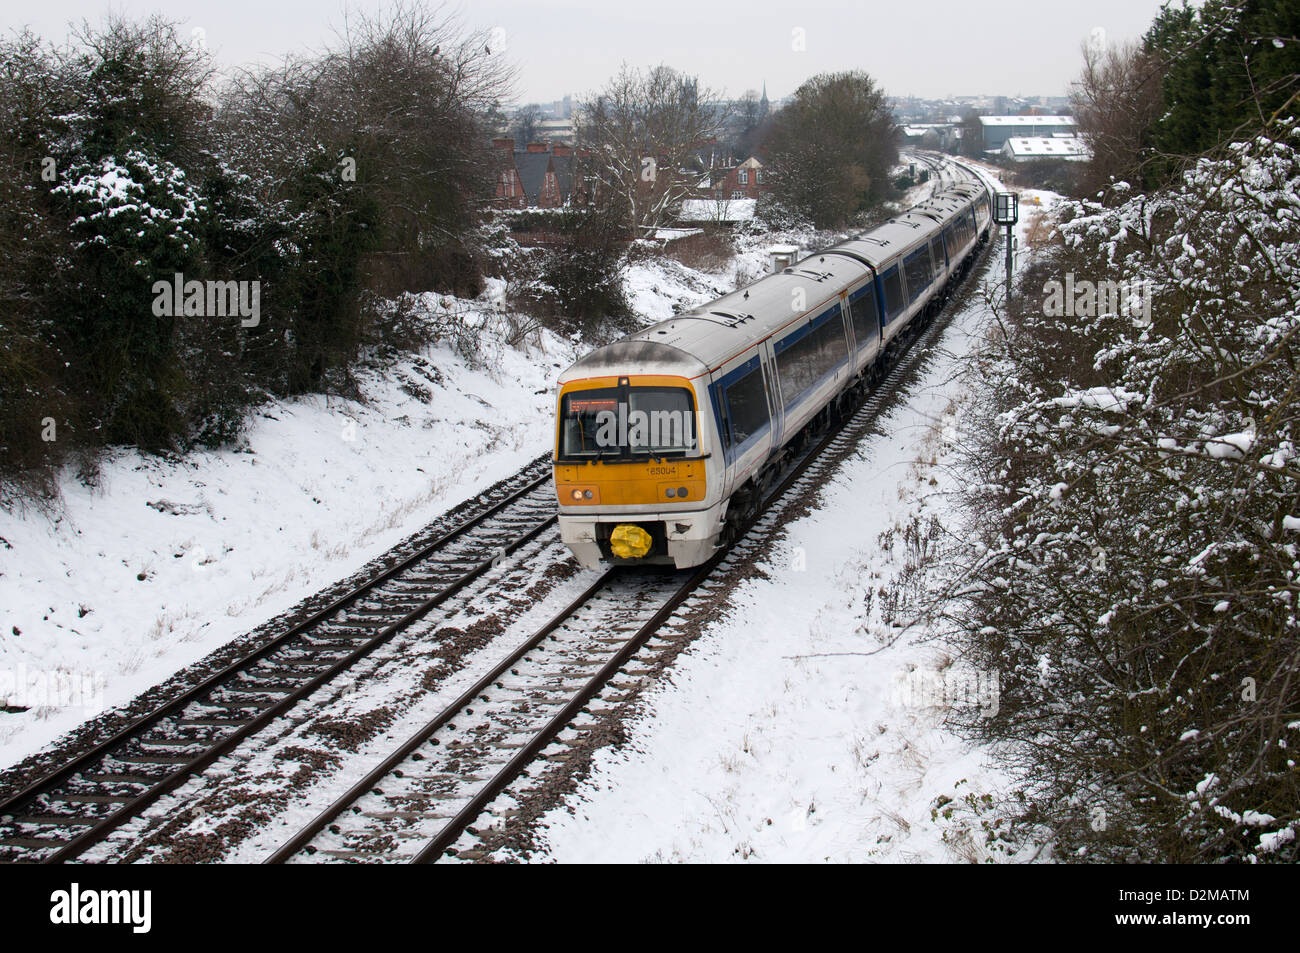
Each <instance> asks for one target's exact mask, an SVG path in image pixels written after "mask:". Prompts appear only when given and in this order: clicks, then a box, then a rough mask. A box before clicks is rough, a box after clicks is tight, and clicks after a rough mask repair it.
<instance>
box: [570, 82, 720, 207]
mask: <svg viewBox="0 0 1300 953" xmlns="http://www.w3.org/2000/svg"><path fill="white" fill-rule="evenodd" d="M729 113H730V109H729V107H727V106H725V105H721V104H720V97H719V95H718V94H717V93H716V92H715V91H714V90H701V89H700V88H699V85H698V80H697V79H695V78H693V77H687V76H684V75H682V74H681V73H678V72H677V71H676V70H673V69H671V68H669V67H667V66H657V67H655V68H653V69H651V70H649V71H648V72H644V73H643V72H641V71H640V70H635V69H631V68H629V67H627V66H626V65H625V66H623V68H622V69H621V70H620V71H619V73H618V75H617V76H615V77H614V78H613V79H612V80H611V81H610V82H609V84H608V85H607V86H606V87H605V88H604V89H603V90H601V91H600V92H599V93H596V94H594V95H593V96H591V97H590V98H589V99H588V100H587V102H586V103H584V104H583V106H582V108H581V118H580V124H579V127H578V140H579V143H580V145H581V146H582V147H584V148H586V149H589V150H591V153H592V163H593V169H592V172H593V173H594V175H595V176H596V180H597V188H596V191H597V197H598V201H600V202H601V203H602V204H607V205H609V206H610V207H612V208H614V209H616V210H617V211H618V212H619V213H620V215H621V216H622V217H623V218H624V219H625V220H626V221H627V222H628V224H630V225H632V226H635V227H641V228H654V227H657V226H658V225H660V224H662V222H663V221H664V219H665V218H666V217H667V215H668V212H669V211H670V210H671V209H672V208H673V207H674V206H676V205H677V204H678V203H679V202H681V200H682V199H684V198H686V197H687V195H688V194H689V193H690V191H691V188H692V186H693V184H694V182H695V180H696V179H697V178H698V172H697V171H692V170H690V169H689V166H690V160H691V157H692V154H693V153H694V152H695V151H696V150H698V149H699V148H700V147H701V146H703V145H704V144H705V143H706V142H707V141H708V140H710V139H712V138H713V137H715V136H717V135H718V133H719V132H720V131H721V130H722V129H723V128H724V126H725V124H726V121H727V118H728V116H729Z"/></svg>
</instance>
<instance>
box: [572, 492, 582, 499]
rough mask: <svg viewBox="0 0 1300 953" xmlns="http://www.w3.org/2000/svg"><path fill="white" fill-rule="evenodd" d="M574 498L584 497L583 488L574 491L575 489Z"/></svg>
mask: <svg viewBox="0 0 1300 953" xmlns="http://www.w3.org/2000/svg"><path fill="white" fill-rule="evenodd" d="M573 498H574V499H575V500H581V499H582V491H581V490H574V491H573Z"/></svg>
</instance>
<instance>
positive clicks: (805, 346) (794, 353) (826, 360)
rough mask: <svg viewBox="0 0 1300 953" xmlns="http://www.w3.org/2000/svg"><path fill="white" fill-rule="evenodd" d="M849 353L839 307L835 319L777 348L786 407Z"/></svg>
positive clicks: (782, 396) (777, 360)
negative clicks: (783, 346) (779, 348)
mask: <svg viewBox="0 0 1300 953" xmlns="http://www.w3.org/2000/svg"><path fill="white" fill-rule="evenodd" d="M777 347H781V345H780V344H778V345H777ZM847 356H848V345H847V343H846V342H845V340H844V321H843V318H842V316H841V312H840V309H839V307H838V306H836V308H835V316H834V317H833V318H831V319H830V320H829V321H827V322H825V323H824V324H822V325H821V326H820V327H818V328H817V329H816V330H814V331H811V332H809V333H808V334H805V335H804V336H803V337H801V338H800V339H799V340H797V341H795V342H794V343H793V344H791V345H789V346H788V347H785V348H782V349H781V350H780V351H778V353H777V358H776V367H777V372H778V373H779V374H780V376H781V401H782V403H783V404H784V405H785V406H786V407H789V406H791V405H792V404H794V403H795V402H796V401H798V400H799V398H800V397H802V396H803V395H804V394H805V393H807V392H808V391H809V390H811V389H812V388H813V387H814V386H815V385H816V384H817V382H818V381H820V380H821V379H822V378H823V377H825V376H826V375H827V374H829V373H830V372H831V371H832V370H834V369H835V366H836V365H837V364H839V363H841V362H842V361H843V360H844V359H845V357H847Z"/></svg>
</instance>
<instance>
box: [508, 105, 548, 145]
mask: <svg viewBox="0 0 1300 953" xmlns="http://www.w3.org/2000/svg"><path fill="white" fill-rule="evenodd" d="M541 121H542V107H541V106H538V105H537V104H536V103H529V104H528V105H527V106H524V107H523V108H522V109H520V110H519V111H518V112H517V113H515V118H514V121H513V122H511V124H510V134H511V135H512V136H514V139H515V145H517V146H523V145H527V144H528V143H530V142H534V141H536V139H537V130H538V128H539V124H540V123H541Z"/></svg>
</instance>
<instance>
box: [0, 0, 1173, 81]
mask: <svg viewBox="0 0 1300 953" xmlns="http://www.w3.org/2000/svg"><path fill="white" fill-rule="evenodd" d="M8 6H9V9H8V10H6V12H5V18H4V22H5V26H6V27H8V28H14V27H19V26H23V25H30V26H31V27H32V28H33V29H35V31H36V32H37V33H39V34H41V35H42V36H44V37H46V38H49V39H56V40H62V39H63V37H64V36H65V35H66V33H67V25H68V23H69V22H73V21H80V20H81V19H82V18H89V19H91V20H92V21H96V20H99V19H101V18H102V17H103V16H104V14H105V13H106V12H107V11H108V10H109V9H110V4H109V3H106V2H104V0H40V2H38V3H35V4H23V5H22V6H21V7H20V8H19V9H18V10H16V9H15V7H18V5H17V4H10V5H8ZM347 6H348V7H349V8H352V9H357V8H360V9H364V10H374V9H375V8H377V7H378V6H380V3H379V2H378V0H351V2H350V3H348V4H347ZM111 8H112V9H113V10H116V11H120V12H124V13H126V14H127V15H129V16H137V15H145V14H148V13H151V12H155V11H161V12H162V13H164V14H166V15H168V16H170V17H172V18H174V19H178V20H182V21H184V23H185V25H186V29H187V30H193V29H202V30H203V32H204V36H205V38H206V40H207V43H208V47H209V49H211V50H212V51H213V52H214V53H215V54H216V56H217V59H218V61H219V62H220V63H221V64H222V65H223V66H227V67H229V66H236V65H243V64H248V63H251V62H256V61H265V60H273V59H277V58H279V57H280V56H281V55H283V54H284V53H288V52H302V51H304V50H308V49H313V48H319V47H320V46H321V45H322V44H324V43H325V42H327V41H328V40H329V38H330V37H331V35H332V32H333V29H334V28H335V27H337V26H338V25H340V24H341V23H342V20H343V11H344V9H345V4H344V2H342V0H224V2H212V3H203V2H197V0H167V2H160V0H152V2H150V0H114V2H113V3H112V4H111ZM1159 8H1160V0H1089V2H1087V3H1078V2H1071V0H1065V2H1062V0H1037V2H1034V0H964V2H963V0H889V2H881V0H858V2H854V0H786V2H780V3H777V2H767V0H735V2H731V3H718V2H716V0H715V2H708V0H630V2H629V0H604V2H601V0H535V2H526V0H472V2H463V0H461V2H452V3H449V4H447V5H446V9H448V10H449V11H457V12H459V14H460V16H461V19H462V20H463V22H464V23H465V24H466V25H467V26H470V27H473V28H480V29H483V30H488V31H495V36H496V37H497V38H498V39H504V40H505V52H506V54H507V55H508V56H509V57H510V58H511V59H512V60H513V61H514V62H515V63H516V64H517V66H518V68H519V82H518V89H517V93H518V95H517V99H518V101H519V102H531V101H550V100H554V99H559V98H560V97H562V96H563V95H564V94H565V93H572V94H574V95H575V96H581V95H582V94H585V93H587V92H590V91H591V90H593V89H595V88H597V87H599V86H601V85H602V84H603V83H604V81H605V80H606V79H607V78H608V77H609V76H610V75H612V74H613V73H614V72H615V71H617V69H618V67H619V64H620V63H621V62H623V61H626V62H628V63H629V64H632V65H635V66H649V65H653V64H656V63H660V62H662V63H666V64H668V65H669V66H673V67H676V68H677V69H680V70H683V71H685V72H687V73H691V74H695V75H698V76H699V77H700V81H701V85H702V86H705V87H712V88H716V89H721V90H722V91H724V92H726V93H728V94H730V95H739V94H740V93H742V92H744V91H745V90H746V89H759V88H760V87H761V85H762V83H763V82H764V81H766V82H767V90H768V95H769V96H770V97H771V98H773V99H778V98H780V97H783V96H787V95H789V94H790V93H791V92H793V91H794V89H795V88H796V87H797V86H798V85H799V84H800V83H801V82H803V81H804V80H805V79H807V78H808V77H809V76H812V75H813V74H815V73H819V72H826V71H830V70H843V69H865V70H866V71H867V72H869V73H871V74H872V76H874V77H875V78H876V79H877V80H878V81H879V82H880V83H881V84H882V85H883V86H884V88H885V90H886V91H887V92H888V93H890V94H891V95H900V96H906V95H916V96H925V97H941V96H947V95H956V94H1000V95H1046V96H1052V95H1063V94H1064V93H1065V92H1066V85H1067V84H1068V83H1069V81H1070V80H1071V79H1073V78H1074V76H1075V75H1076V74H1077V72H1078V69H1079V60H1080V54H1079V47H1080V44H1081V43H1082V42H1083V41H1084V40H1085V39H1086V38H1087V37H1088V36H1089V34H1090V33H1091V32H1092V31H1093V30H1094V29H1095V28H1098V27H1100V28H1102V29H1104V30H1105V31H1106V36H1107V37H1108V38H1109V39H1111V40H1119V39H1132V38H1136V37H1138V36H1140V35H1141V34H1142V33H1143V31H1145V29H1146V28H1147V26H1148V25H1150V23H1151V20H1152V19H1153V18H1154V16H1155V14H1156V12H1157V10H1158V9H1159ZM19 10H21V12H19ZM800 46H802V49H800V48H799V47H800Z"/></svg>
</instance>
